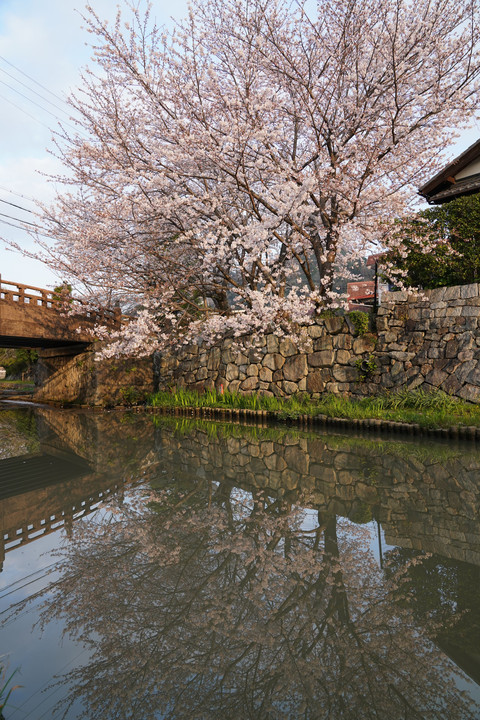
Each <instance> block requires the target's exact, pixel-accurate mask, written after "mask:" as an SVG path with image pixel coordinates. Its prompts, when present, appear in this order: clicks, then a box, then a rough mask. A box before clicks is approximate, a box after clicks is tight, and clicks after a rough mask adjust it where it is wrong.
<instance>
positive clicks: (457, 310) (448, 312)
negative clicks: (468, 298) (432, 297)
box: [441, 288, 474, 318]
mask: <svg viewBox="0 0 480 720" xmlns="http://www.w3.org/2000/svg"><path fill="white" fill-rule="evenodd" d="M448 289H449V290H450V288H448ZM472 309H474V308H466V307H463V308H461V307H451V306H450V307H447V308H446V309H445V315H443V313H442V314H441V317H446V318H452V317H458V316H459V315H463V316H464V317H465V316H466V315H467V314H468V313H466V312H465V310H472Z"/></svg>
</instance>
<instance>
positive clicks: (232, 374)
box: [225, 363, 239, 382]
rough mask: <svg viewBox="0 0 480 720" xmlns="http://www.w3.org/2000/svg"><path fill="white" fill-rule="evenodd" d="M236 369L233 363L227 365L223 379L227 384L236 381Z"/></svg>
mask: <svg viewBox="0 0 480 720" xmlns="http://www.w3.org/2000/svg"><path fill="white" fill-rule="evenodd" d="M238 372H239V371H238V367H237V365H235V364H233V363H229V364H228V365H227V369H226V372H225V377H226V379H227V382H231V381H232V380H237V378H238Z"/></svg>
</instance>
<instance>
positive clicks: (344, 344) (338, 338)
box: [315, 333, 353, 350]
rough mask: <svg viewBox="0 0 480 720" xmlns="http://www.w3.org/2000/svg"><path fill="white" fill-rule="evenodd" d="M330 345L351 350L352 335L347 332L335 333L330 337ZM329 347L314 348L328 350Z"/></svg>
mask: <svg viewBox="0 0 480 720" xmlns="http://www.w3.org/2000/svg"><path fill="white" fill-rule="evenodd" d="M332 341H333V342H332V345H331V346H330V347H334V348H338V349H339V350H351V349H352V347H353V337H352V336H351V335H348V334H347V333H341V334H340V335H335V336H334V337H333V338H332ZM328 349H330V348H320V347H315V350H328Z"/></svg>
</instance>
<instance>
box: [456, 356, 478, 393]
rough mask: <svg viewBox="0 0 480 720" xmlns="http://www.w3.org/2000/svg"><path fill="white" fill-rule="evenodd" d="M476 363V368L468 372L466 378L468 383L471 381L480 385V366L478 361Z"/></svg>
mask: <svg viewBox="0 0 480 720" xmlns="http://www.w3.org/2000/svg"><path fill="white" fill-rule="evenodd" d="M472 362H474V361H472ZM475 364H476V367H475V369H474V370H471V371H470V372H469V373H468V376H467V378H466V380H467V382H468V383H470V384H472V385H478V386H479V387H480V368H479V367H478V362H476V363H475ZM457 377H458V373H457Z"/></svg>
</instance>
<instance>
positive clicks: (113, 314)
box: [0, 278, 122, 325]
mask: <svg viewBox="0 0 480 720" xmlns="http://www.w3.org/2000/svg"><path fill="white" fill-rule="evenodd" d="M0 301H4V302H7V303H9V304H12V303H15V304H17V303H18V304H19V305H28V306H30V307H42V308H46V309H50V310H52V311H54V312H63V313H69V314H70V313H72V312H73V314H74V315H75V316H81V317H82V319H83V320H90V321H91V322H93V323H102V324H106V325H119V324H120V323H121V318H122V314H121V310H120V308H114V309H110V308H95V309H92V308H91V307H90V306H89V305H88V304H87V303H85V302H84V301H83V300H80V298H75V297H73V296H72V295H70V294H69V293H68V292H67V293H62V292H58V291H57V292H55V291H52V290H46V289H45V288H38V287H34V286H33V285H23V284H22V283H16V282H10V281H9V280H3V279H1V278H0Z"/></svg>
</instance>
